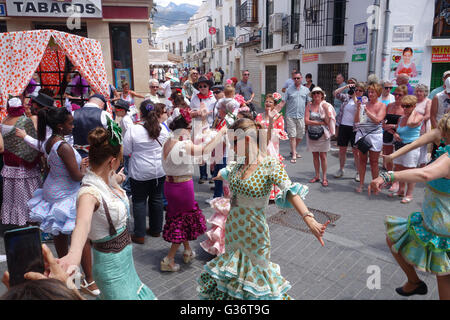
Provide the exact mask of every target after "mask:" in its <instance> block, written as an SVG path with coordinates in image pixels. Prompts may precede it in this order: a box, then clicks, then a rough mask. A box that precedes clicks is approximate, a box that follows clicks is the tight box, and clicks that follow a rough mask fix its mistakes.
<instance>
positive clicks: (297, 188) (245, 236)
mask: <svg viewBox="0 0 450 320" xmlns="http://www.w3.org/2000/svg"><path fill="white" fill-rule="evenodd" d="M241 169H242V165H238V164H236V163H232V164H230V165H229V166H227V167H226V168H225V169H222V170H221V175H222V177H224V179H225V180H227V181H228V182H229V184H230V190H231V192H232V194H233V197H232V200H231V209H230V213H229V214H228V218H227V222H226V226H225V253H224V254H223V255H221V256H218V257H217V258H215V259H213V260H211V261H210V262H208V263H207V264H206V265H205V266H204V272H203V273H202V274H201V275H200V277H199V279H198V284H199V286H198V292H199V297H200V298H201V299H212V300H233V299H239V300H283V299H290V297H289V295H288V294H287V291H288V290H289V289H290V288H291V286H290V284H289V282H288V281H287V280H286V279H284V278H283V277H282V276H281V274H280V267H279V266H278V265H277V264H275V263H273V262H271V261H270V248H271V245H270V235H269V227H268V225H267V222H266V215H265V210H266V208H267V206H268V203H269V197H270V192H271V190H272V186H273V185H274V184H275V185H277V186H278V187H279V188H280V190H281V192H280V193H279V194H278V196H277V199H276V200H275V203H276V204H277V205H278V206H279V207H282V208H291V207H292V206H291V204H290V203H289V201H287V199H286V196H287V194H288V192H291V193H292V194H296V195H299V196H301V197H302V198H303V199H304V198H305V196H306V194H307V193H308V188H307V187H306V186H303V185H300V184H298V183H292V182H291V181H290V179H289V177H288V175H287V173H286V171H285V170H284V168H283V167H282V166H281V164H280V162H279V160H278V159H276V158H274V157H270V156H269V157H266V158H265V159H264V161H263V162H262V163H261V164H260V165H259V166H258V167H257V169H256V170H255V171H254V172H253V173H252V174H251V175H250V177H248V178H247V179H242V178H241V175H242V172H241Z"/></svg>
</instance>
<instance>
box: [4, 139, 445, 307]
mask: <svg viewBox="0 0 450 320" xmlns="http://www.w3.org/2000/svg"><path fill="white" fill-rule="evenodd" d="M281 149H282V154H283V155H284V156H285V157H286V156H288V154H289V145H288V143H287V142H283V143H282V144H281ZM299 150H300V153H301V154H302V156H303V159H299V160H298V161H297V164H295V165H294V164H291V163H290V162H289V161H288V159H289V158H288V157H286V158H287V161H286V162H285V163H286V169H287V171H288V173H289V175H290V177H291V179H292V180H293V181H297V182H300V183H303V184H308V183H307V181H308V180H309V179H310V178H312V176H313V172H314V169H313V164H312V155H311V153H308V152H307V151H306V144H305V142H303V143H302V145H301V146H300V148H299ZM349 160H351V161H348V165H347V169H346V175H345V177H344V178H343V179H342V178H341V179H335V178H334V177H333V175H334V173H335V172H336V171H337V169H338V158H337V153H336V152H334V153H333V152H330V153H329V156H328V162H329V168H328V171H329V173H330V175H329V183H330V186H329V187H328V188H324V187H322V186H321V184H320V183H316V184H314V185H310V184H309V187H310V191H309V194H308V196H307V198H306V204H307V205H308V207H309V208H313V209H318V210H323V211H328V212H330V213H334V214H338V215H340V216H341V217H340V218H339V219H338V220H337V221H336V225H335V226H334V227H331V226H330V227H329V228H328V230H327V233H326V234H325V247H321V246H320V244H319V242H318V241H317V240H316V239H315V238H314V237H313V236H312V235H311V234H307V233H303V232H300V231H298V230H294V229H291V228H288V227H284V226H282V225H279V224H274V223H270V224H269V226H270V232H271V241H272V261H274V262H275V263H277V264H279V265H280V268H281V274H282V275H283V276H284V277H285V278H286V279H287V280H288V281H290V283H291V285H292V289H291V290H290V291H289V294H290V295H291V296H292V297H293V298H295V299H299V300H311V299H324V300H329V299H338V300H339V299H358V300H365V299H377V300H378V299H379V300H392V299H394V300H395V299H405V298H403V297H401V296H399V295H397V294H396V293H395V291H394V289H395V287H398V286H401V285H402V284H403V283H404V281H405V279H406V278H405V276H404V275H403V273H402V271H401V270H400V268H399V267H398V266H397V265H396V264H395V262H394V260H393V258H392V256H391V254H390V252H389V250H388V248H387V246H386V243H385V233H384V224H383V218H384V216H385V215H386V214H392V215H397V216H402V217H406V216H408V215H409V213H411V212H413V211H417V210H419V209H420V206H421V202H422V200H423V195H422V192H423V188H422V186H418V187H417V188H416V191H415V193H414V197H415V199H414V201H413V202H412V203H410V204H408V205H404V204H401V203H400V201H399V199H390V198H388V197H387V195H386V193H385V194H382V195H379V196H372V197H368V196H367V192H366V193H364V194H363V195H358V194H356V193H355V192H354V188H355V187H356V186H357V183H356V182H355V181H354V180H353V177H354V176H355V171H354V169H353V165H352V161H353V159H352V158H350V159H349ZM368 172H370V170H369V171H368ZM369 176H370V173H368V174H367V178H369ZM369 181H370V180H369ZM369 181H368V182H369ZM210 186H211V185H209V184H205V185H198V184H195V188H196V197H197V201H198V202H199V204H200V207H201V208H202V210H204V214H205V216H206V217H209V216H211V215H212V213H213V212H212V209H210V208H208V206H207V205H206V204H205V202H204V200H205V199H207V198H209V197H210V195H211V193H212V192H211V191H210V190H209V189H210ZM278 211H279V210H278V209H277V208H276V207H275V206H273V205H272V206H271V207H270V210H269V212H268V217H270V216H272V215H274V214H276V213H277V212H278ZM299 219H300V217H299ZM203 240H204V237H201V238H200V239H198V241H196V242H194V243H193V247H194V248H195V250H196V252H197V254H198V259H197V260H195V261H194V262H193V263H192V265H189V266H187V265H185V264H183V261H182V256H181V254H182V253H181V250H180V251H179V255H178V256H177V257H176V262H177V263H179V264H180V265H181V270H180V272H178V273H162V272H160V271H159V262H160V260H161V259H162V258H163V257H164V256H165V255H166V254H167V251H168V249H169V247H170V245H169V244H168V243H166V242H165V241H164V240H163V239H162V238H150V237H148V238H146V243H145V245H136V244H133V249H134V258H135V264H136V268H137V271H138V274H139V275H140V277H141V279H142V280H143V282H144V283H145V284H147V285H148V286H149V287H150V288H151V289H152V290H153V292H154V293H155V295H156V296H157V297H158V298H159V299H161V300H172V299H178V300H195V299H197V295H196V278H197V277H198V275H199V274H200V273H201V271H202V267H203V265H204V263H205V262H207V261H208V260H210V259H212V258H213V257H212V256H210V255H209V254H207V253H205V252H204V251H203V250H202V248H201V247H200V245H199V244H200V242H201V241H203ZM51 247H52V249H53V245H51ZM1 254H4V245H3V241H0V255H1ZM372 265H375V266H378V267H379V268H380V270H381V288H380V289H375V290H370V289H368V288H367V285H366V281H367V279H368V277H369V276H370V274H368V273H367V268H368V267H369V266H372ZM4 270H6V263H5V262H2V263H0V272H1V273H2V274H3V272H4ZM420 276H421V278H422V279H423V280H424V281H425V282H426V283H427V285H428V288H429V293H428V295H426V296H415V297H411V298H410V299H434V300H435V299H438V294H437V287H436V280H435V277H434V276H431V275H427V274H424V273H420ZM4 290H5V289H4V287H3V286H2V287H1V288H0V294H1V293H3V292H4Z"/></svg>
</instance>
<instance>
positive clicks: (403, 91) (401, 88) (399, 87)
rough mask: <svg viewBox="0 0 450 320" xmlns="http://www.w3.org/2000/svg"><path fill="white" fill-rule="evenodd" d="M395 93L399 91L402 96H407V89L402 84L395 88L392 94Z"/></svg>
mask: <svg viewBox="0 0 450 320" xmlns="http://www.w3.org/2000/svg"><path fill="white" fill-rule="evenodd" d="M396 91H400V92H401V93H402V94H403V95H404V96H406V95H407V94H408V87H407V86H405V85H404V84H402V85H401V86H398V87H397V88H395V90H394V92H396Z"/></svg>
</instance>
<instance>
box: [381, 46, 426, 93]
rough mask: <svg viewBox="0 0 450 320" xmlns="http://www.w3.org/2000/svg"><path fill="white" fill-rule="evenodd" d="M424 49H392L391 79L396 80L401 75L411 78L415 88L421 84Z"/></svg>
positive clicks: (410, 81)
mask: <svg viewBox="0 0 450 320" xmlns="http://www.w3.org/2000/svg"><path fill="white" fill-rule="evenodd" d="M423 56H424V49H423V48H411V47H406V48H405V47H403V48H392V53H391V65H390V74H389V77H390V79H395V78H397V76H398V75H399V74H401V73H405V74H407V75H408V76H409V83H410V85H412V86H413V87H414V86H416V85H417V84H419V83H420V81H421V79H422V70H423Z"/></svg>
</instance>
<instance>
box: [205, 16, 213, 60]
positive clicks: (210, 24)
mask: <svg viewBox="0 0 450 320" xmlns="http://www.w3.org/2000/svg"><path fill="white" fill-rule="evenodd" d="M206 22H207V23H208V32H209V31H210V29H211V27H212V22H213V20H212V18H211V16H208V19H207V20H206ZM212 56H213V35H212V34H211V57H210V60H209V61H210V62H209V67H210V69H212Z"/></svg>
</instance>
